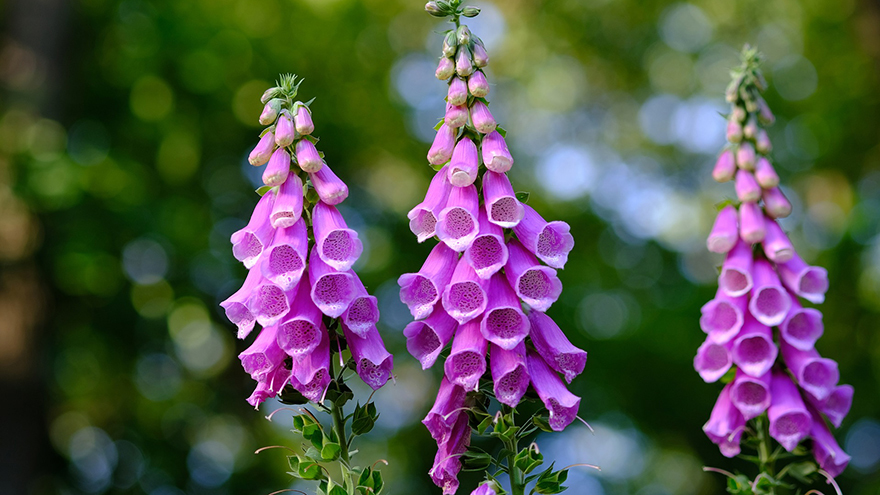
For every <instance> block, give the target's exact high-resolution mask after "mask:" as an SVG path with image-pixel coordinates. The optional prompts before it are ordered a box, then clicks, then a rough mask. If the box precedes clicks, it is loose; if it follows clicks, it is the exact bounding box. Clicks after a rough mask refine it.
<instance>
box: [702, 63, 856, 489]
mask: <svg viewBox="0 0 880 495" xmlns="http://www.w3.org/2000/svg"><path fill="white" fill-rule="evenodd" d="M743 60H744V65H743V67H742V68H741V69H739V71H738V72H737V73H736V78H735V80H734V81H733V83H732V84H731V86H730V87H729V89H728V101H730V102H731V104H732V106H733V108H732V112H731V117H730V120H729V121H728V141H729V145H728V147H727V148H726V149H725V150H724V151H723V152H722V153H721V155H720V157H719V159H718V162H717V164H716V166H715V169H714V171H713V174H712V175H713V178H714V179H715V180H716V181H718V182H725V181H730V180H733V181H734V191H735V196H736V198H737V200H738V202H734V203H731V204H728V205H726V206H724V207H723V208H722V209H721V210H720V211H719V213H718V217H717V219H716V221H715V224H714V226H713V227H712V231H711V233H710V234H709V238H708V239H707V242H706V244H707V247H708V249H709V251H712V252H715V253H721V254H724V255H725V259H724V262H723V264H722V266H721V271H720V274H719V277H718V292H717V294H716V296H715V298H714V299H713V300H712V301H710V302H709V303H707V304H706V305H705V306H703V314H702V317H701V318H700V326H701V327H702V329H703V331H705V332H706V333H708V337H707V339H706V342H705V343H703V345H701V346H700V348H699V349H698V350H697V355H696V357H695V358H694V368H695V369H696V370H697V372H698V373H699V374H700V376H701V377H702V378H703V379H704V380H705V381H706V382H714V381H716V380H719V379H720V378H721V377H722V376H724V375H728V376H734V378H733V380H732V381H731V382H730V383H728V384H727V386H726V387H725V388H724V390H723V391H722V393H721V396H720V397H719V399H718V403H717V404H716V405H715V409H713V411H712V415H711V418H710V420H709V422H708V423H706V426H705V427H704V428H703V430H704V431H705V432H706V434H707V435H708V436H709V438H710V439H711V440H712V441H713V442H714V443H716V444H718V446H719V448H720V449H721V452H722V453H723V454H724V455H725V456H728V457H731V456H733V455H736V454H738V453H739V441H740V437H741V436H742V434H743V430H746V431H752V430H754V428H751V427H746V422H748V421H750V420H752V419H756V421H762V422H763V423H762V424H765V425H767V424H769V430H768V431H769V434H770V437H772V438H773V439H775V440H776V441H777V442H779V444H780V445H781V446H782V447H783V448H784V449H785V450H787V451H789V452H791V451H793V450H794V449H795V447H797V446H798V445H799V444H800V443H801V442H802V441H806V440H808V441H810V442H811V445H812V452H813V456H814V457H815V460H816V463H817V464H818V465H819V467H821V468H822V469H824V470H825V471H827V472H828V473H830V474H831V475H832V476H837V475H838V474H840V473H841V472H842V471H843V470H844V468H845V467H846V465H847V463H848V461H849V456H847V455H846V453H845V452H843V451H842V450H841V448H840V447H839V446H838V445H837V442H836V441H835V440H834V437H833V436H832V434H831V430H829V428H828V426H827V424H826V421H830V422H831V424H833V425H834V426H839V425H840V423H841V421H842V420H843V418H844V417H845V416H846V414H847V413H848V412H849V409H850V405H851V404H852V396H853V389H852V387H851V386H849V385H839V384H838V380H839V379H840V373H839V371H838V367H837V363H836V362H835V361H834V360H832V359H828V358H824V357H822V356H820V355H819V352H818V351H817V350H816V348H815V344H816V341H817V340H818V339H819V337H821V336H822V334H823V332H824V325H823V323H822V313H821V312H820V311H819V310H818V309H816V308H812V307H806V306H805V305H804V300H805V301H807V302H810V303H814V304H819V303H822V302H823V301H824V300H825V292H826V291H827V290H828V272H827V271H826V270H825V269H824V268H822V267H817V266H810V265H808V264H807V262H805V261H804V260H803V259H802V258H801V257H800V256H799V255H798V253H797V251H796V250H795V247H794V245H793V243H792V241H791V239H790V238H789V237H788V235H786V233H785V231H784V230H783V229H782V227H781V226H780V225H779V223H778V222H777V219H778V218H780V217H785V216H787V215H788V214H789V213H791V203H789V202H788V200H787V199H786V198H785V196H784V195H783V194H782V191H780V189H779V175H777V173H776V171H775V170H774V168H773V165H772V162H771V160H770V157H769V156H768V153H769V152H770V150H771V146H770V142H769V138H768V137H767V132H766V131H765V130H764V129H763V128H761V125H764V124H769V123H772V121H773V114H772V113H771V112H770V109H769V107H768V106H767V103H766V102H765V101H764V100H763V99H762V98H761V97H760V96H759V92H760V91H761V90H763V88H764V86H765V84H766V83H764V81H763V77H762V76H761V73H760V71H759V70H758V68H757V64H758V56H757V54H756V52H755V51H754V50H751V49H748V48H747V49H746V51H745V52H744V58H743ZM731 368H734V369H735V374H734V373H733V372H732V371H730V370H731ZM729 372H730V373H729Z"/></svg>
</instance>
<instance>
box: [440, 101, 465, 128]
mask: <svg viewBox="0 0 880 495" xmlns="http://www.w3.org/2000/svg"><path fill="white" fill-rule="evenodd" d="M467 121H468V109H467V107H466V106H464V105H458V106H456V105H449V104H447V105H446V116H445V117H443V122H444V123H445V124H446V125H448V126H449V127H452V128H453V129H457V128H459V127H461V126H463V125H465V124H467Z"/></svg>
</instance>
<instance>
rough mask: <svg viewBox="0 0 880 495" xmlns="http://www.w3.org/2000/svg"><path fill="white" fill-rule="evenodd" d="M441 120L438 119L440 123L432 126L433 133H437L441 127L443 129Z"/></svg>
mask: <svg viewBox="0 0 880 495" xmlns="http://www.w3.org/2000/svg"><path fill="white" fill-rule="evenodd" d="M443 122H444V120H443V119H440V122H437V125H435V126H434V130H435V131H439V130H440V128H441V127H443Z"/></svg>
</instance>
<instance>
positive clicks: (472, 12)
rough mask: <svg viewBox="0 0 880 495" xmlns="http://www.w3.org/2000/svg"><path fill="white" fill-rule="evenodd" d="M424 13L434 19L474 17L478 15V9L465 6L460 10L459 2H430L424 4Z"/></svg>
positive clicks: (449, 0)
mask: <svg viewBox="0 0 880 495" xmlns="http://www.w3.org/2000/svg"><path fill="white" fill-rule="evenodd" d="M425 11H426V12H427V13H429V14H431V15H432V16H434V17H453V18H456V19H457V18H458V17H459V16H464V17H476V16H478V15H480V9H478V8H477V7H472V6H467V7H464V8H461V0H448V1H447V0H436V1H434V0H431V1H430V2H428V3H426V4H425Z"/></svg>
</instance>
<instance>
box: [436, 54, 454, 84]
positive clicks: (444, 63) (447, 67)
mask: <svg viewBox="0 0 880 495" xmlns="http://www.w3.org/2000/svg"><path fill="white" fill-rule="evenodd" d="M453 74H455V62H453V61H452V59H451V58H449V57H441V58H440V62H439V63H438V64H437V70H436V71H434V76H435V77H436V78H437V79H440V80H441V81H445V80H447V79H449V78H450V77H452V75H453Z"/></svg>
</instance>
